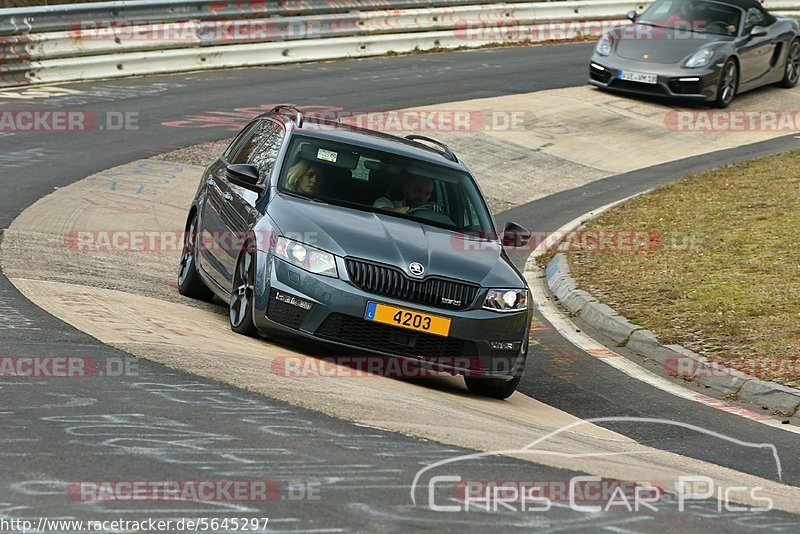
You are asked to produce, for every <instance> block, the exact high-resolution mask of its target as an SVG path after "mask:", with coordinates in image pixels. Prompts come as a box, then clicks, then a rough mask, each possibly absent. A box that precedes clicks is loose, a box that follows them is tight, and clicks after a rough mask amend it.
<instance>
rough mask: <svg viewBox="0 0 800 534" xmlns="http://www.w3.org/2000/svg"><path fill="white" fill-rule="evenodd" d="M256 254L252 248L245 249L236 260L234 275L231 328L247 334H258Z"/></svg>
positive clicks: (238, 332) (230, 315)
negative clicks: (255, 289) (254, 310)
mask: <svg viewBox="0 0 800 534" xmlns="http://www.w3.org/2000/svg"><path fill="white" fill-rule="evenodd" d="M253 280H255V256H254V254H253V251H252V250H245V252H244V253H243V254H242V255H241V256H240V257H239V261H237V262H236V272H235V273H234V275H233V292H232V293H231V305H230V313H229V314H228V316H229V317H230V320H231V330H233V331H234V332H236V333H237V334H242V335H245V336H256V335H257V334H258V331H257V330H256V327H255V325H254V324H253V299H254V295H255V291H254V287H255V286H254V284H253Z"/></svg>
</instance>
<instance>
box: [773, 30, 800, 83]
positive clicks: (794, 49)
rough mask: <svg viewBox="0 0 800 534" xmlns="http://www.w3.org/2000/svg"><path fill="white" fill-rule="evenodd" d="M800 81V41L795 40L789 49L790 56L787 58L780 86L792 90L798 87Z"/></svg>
mask: <svg viewBox="0 0 800 534" xmlns="http://www.w3.org/2000/svg"><path fill="white" fill-rule="evenodd" d="M798 79H800V39H795V40H794V41H792V45H791V46H790V47H789V55H788V56H786V70H785V71H784V74H783V80H781V82H780V83H779V84H778V85H780V86H781V87H786V88H787V89H791V88H792V87H794V86H795V85H797V80H798Z"/></svg>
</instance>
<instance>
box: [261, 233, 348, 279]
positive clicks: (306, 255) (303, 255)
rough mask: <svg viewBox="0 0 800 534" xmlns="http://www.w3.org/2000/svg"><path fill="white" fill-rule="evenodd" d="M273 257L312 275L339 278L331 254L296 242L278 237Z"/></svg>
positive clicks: (334, 260) (334, 259)
mask: <svg viewBox="0 0 800 534" xmlns="http://www.w3.org/2000/svg"><path fill="white" fill-rule="evenodd" d="M275 255H276V256H277V257H279V258H281V259H282V260H286V261H288V262H289V263H291V264H292V265H296V266H297V267H300V268H301V269H305V270H306V271H309V272H312V273H314V274H321V275H324V276H333V277H334V278H338V276H339V271H338V270H337V269H336V258H335V257H334V255H333V254H331V253H330V252H325V251H324V250H321V249H318V248H316V247H312V246H310V245H306V244H304V243H300V242H298V241H292V240H291V239H287V238H285V237H279V238H278V240H277V242H276V243H275Z"/></svg>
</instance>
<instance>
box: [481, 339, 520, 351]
mask: <svg viewBox="0 0 800 534" xmlns="http://www.w3.org/2000/svg"><path fill="white" fill-rule="evenodd" d="M521 344H522V342H521V341H492V342H490V343H489V345H490V346H491V347H492V350H519V347H520V345H521Z"/></svg>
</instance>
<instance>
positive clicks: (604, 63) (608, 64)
mask: <svg viewBox="0 0 800 534" xmlns="http://www.w3.org/2000/svg"><path fill="white" fill-rule="evenodd" d="M622 71H630V72H639V73H644V74H655V75H656V76H657V83H655V84H649V83H642V82H633V81H628V80H623V79H621V78H620V72H622ZM719 79H720V66H718V65H716V64H714V63H712V64H710V65H709V66H708V67H703V68H698V69H687V68H682V67H680V66H678V65H674V64H663V63H652V62H647V61H634V60H624V59H623V60H621V59H619V58H616V57H614V58H608V57H603V56H598V55H597V54H594V55H593V56H592V60H591V62H590V63H589V80H588V81H589V83H590V84H591V85H594V86H597V87H601V88H603V89H608V90H611V91H618V92H621V93H628V94H635V95H642V96H656V97H664V98H674V99H680V100H693V101H697V102H710V101H713V100H714V99H715V98H716V97H717V86H718V84H719Z"/></svg>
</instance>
